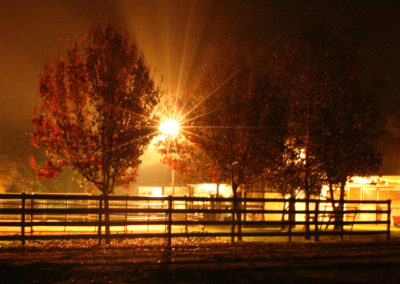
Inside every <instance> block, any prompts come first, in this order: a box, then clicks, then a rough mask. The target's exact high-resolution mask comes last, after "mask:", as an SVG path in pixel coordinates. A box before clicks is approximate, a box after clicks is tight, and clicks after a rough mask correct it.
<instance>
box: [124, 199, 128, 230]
mask: <svg viewBox="0 0 400 284" xmlns="http://www.w3.org/2000/svg"><path fill="white" fill-rule="evenodd" d="M125 210H126V211H125V226H124V233H125V234H126V233H127V231H128V225H126V224H127V223H128V194H126V197H125Z"/></svg>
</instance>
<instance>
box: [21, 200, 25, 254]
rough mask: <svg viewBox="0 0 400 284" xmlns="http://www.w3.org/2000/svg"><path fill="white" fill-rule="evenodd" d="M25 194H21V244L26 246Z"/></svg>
mask: <svg viewBox="0 0 400 284" xmlns="http://www.w3.org/2000/svg"><path fill="white" fill-rule="evenodd" d="M25 198H26V195H25V193H22V194H21V244H22V246H23V247H24V246H25Z"/></svg>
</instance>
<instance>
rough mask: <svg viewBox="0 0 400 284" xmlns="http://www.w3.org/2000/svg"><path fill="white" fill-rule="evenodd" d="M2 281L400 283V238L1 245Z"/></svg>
mask: <svg viewBox="0 0 400 284" xmlns="http://www.w3.org/2000/svg"><path fill="white" fill-rule="evenodd" d="M0 275H1V278H0V283H74V282H76V283H266V282H268V283H385V284H387V283H399V281H400V242H399V241H379V242H354V241H353V242H352V241H345V242H318V243H315V242H296V243H241V244H236V245H231V244H228V243H208V244H201V243H194V242H193V243H186V244H185V243H183V244H179V245H178V246H174V247H173V248H172V250H171V251H168V250H166V249H165V247H164V245H163V244H161V243H155V244H152V243H147V244H141V245H134V244H133V245H132V244H126V243H123V244H121V243H119V244H111V245H108V246H104V247H101V248H99V247H96V246H95V245H94V244H87V245H85V244H78V245H75V246H74V245H73V244H67V245H65V244H62V245H60V244H54V243H42V244H34V245H31V246H28V247H26V248H25V249H22V248H20V247H17V246H16V247H13V246H4V245H3V246H1V247H0Z"/></svg>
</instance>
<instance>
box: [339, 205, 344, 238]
mask: <svg viewBox="0 0 400 284" xmlns="http://www.w3.org/2000/svg"><path fill="white" fill-rule="evenodd" d="M339 202H340V203H339V204H340V205H339V209H340V213H339V214H340V215H341V216H340V239H341V240H342V241H343V233H344V215H345V212H344V200H340V201H339Z"/></svg>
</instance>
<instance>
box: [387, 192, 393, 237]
mask: <svg viewBox="0 0 400 284" xmlns="http://www.w3.org/2000/svg"><path fill="white" fill-rule="evenodd" d="M387 202H388V204H387V211H388V213H387V235H386V238H387V239H388V240H390V215H391V212H392V200H390V199H389V200H388V201H387Z"/></svg>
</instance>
